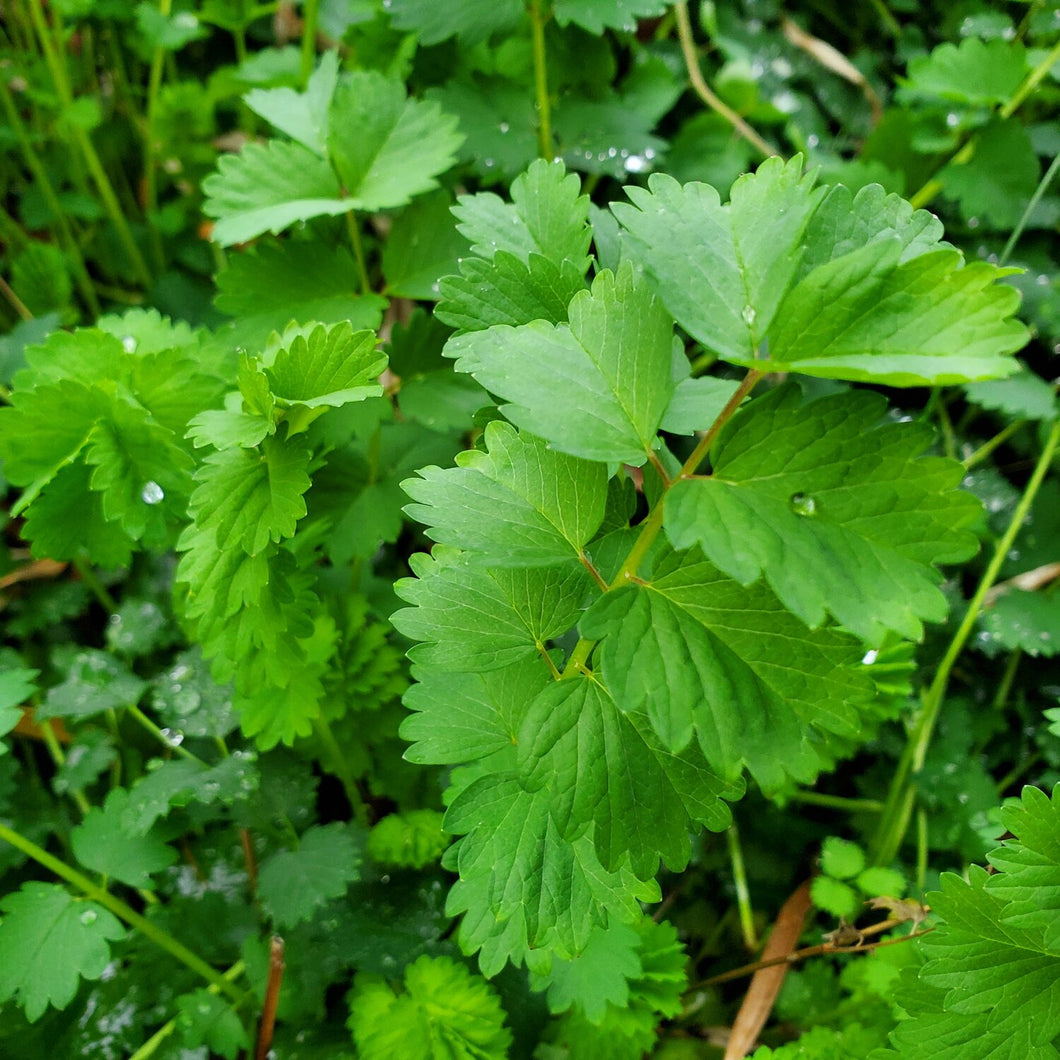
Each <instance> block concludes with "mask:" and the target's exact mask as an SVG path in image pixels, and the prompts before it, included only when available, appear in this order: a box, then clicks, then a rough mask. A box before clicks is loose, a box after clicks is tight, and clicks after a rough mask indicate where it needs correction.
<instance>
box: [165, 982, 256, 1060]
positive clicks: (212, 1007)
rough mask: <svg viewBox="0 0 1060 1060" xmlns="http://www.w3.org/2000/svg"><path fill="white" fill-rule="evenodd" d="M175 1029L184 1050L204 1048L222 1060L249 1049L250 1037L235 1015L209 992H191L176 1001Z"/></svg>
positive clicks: (232, 1057)
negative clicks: (178, 1033) (221, 1057)
mask: <svg viewBox="0 0 1060 1060" xmlns="http://www.w3.org/2000/svg"><path fill="white" fill-rule="evenodd" d="M177 1030H178V1031H179V1032H180V1036H181V1040H182V1041H183V1043H184V1045H185V1046H187V1048H189V1049H198V1048H200V1047H202V1046H206V1048H207V1049H208V1050H209V1051H210V1052H211V1053H216V1054H217V1055H218V1056H223V1057H224V1058H225V1060H235V1058H236V1056H237V1055H238V1054H239V1051H240V1050H241V1049H247V1048H249V1047H250V1036H249V1035H248V1034H247V1031H246V1028H245V1027H244V1026H243V1023H242V1021H241V1020H240V1018H239V1015H238V1013H237V1012H236V1011H235V1009H233V1008H232V1006H231V1005H230V1004H229V1003H228V1002H227V1001H225V999H224V998H222V997H218V996H217V994H211V993H210V991H209V990H204V989H200V990H193V991H192V992H191V993H190V994H181V996H180V997H178V998H177Z"/></svg>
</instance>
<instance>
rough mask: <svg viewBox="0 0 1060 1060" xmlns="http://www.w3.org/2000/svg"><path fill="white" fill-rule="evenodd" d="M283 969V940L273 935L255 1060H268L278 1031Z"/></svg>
mask: <svg viewBox="0 0 1060 1060" xmlns="http://www.w3.org/2000/svg"><path fill="white" fill-rule="evenodd" d="M283 969H284V963H283V939H282V938H280V936H279V935H273V936H272V941H271V942H270V943H269V981H268V983H267V984H266V986H265V1003H264V1004H263V1005H262V1007H261V1026H260V1027H259V1028H258V1044H257V1045H256V1046H255V1048H254V1060H266V1058H267V1057H268V1055H269V1050H270V1049H271V1048H272V1035H273V1032H274V1031H275V1029H276V1006H277V1005H278V1004H279V1002H280V983H281V982H282V981H283Z"/></svg>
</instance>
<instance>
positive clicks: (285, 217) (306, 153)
mask: <svg viewBox="0 0 1060 1060" xmlns="http://www.w3.org/2000/svg"><path fill="white" fill-rule="evenodd" d="M202 188H203V192H204V193H205V195H206V201H205V202H204V203H203V213H205V214H206V215H207V216H208V217H216V218H217V222H216V223H215V224H214V227H213V233H212V238H213V239H214V240H215V241H216V242H218V243H220V244H221V246H223V247H227V246H231V245H232V244H233V243H245V242H246V241H247V240H248V239H253V238H254V237H255V236H260V235H262V234H264V233H265V232H282V231H283V230H284V229H285V228H287V227H288V226H289V225H292V224H294V223H295V221H308V220H310V219H311V218H313V217H320V216H334V215H336V214H342V213H346V211H347V210H349V209H352V208H353V207H354V206H356V205H357V204H356V203H355V202H353V201H351V200H349V199H345V198H340V195H341V194H342V189H341V187H340V185H339V179H338V177H337V176H336V175H335V173H334V171H333V170H332V168H331V166H330V165H329V164H328V163H327V161H326V160H324V159H322V158H320V157H319V156H318V155H315V154H314V153H313V152H312V151H310V150H309V148H307V147H303V146H302V145H301V144H293V143H285V142H283V141H281V140H268V141H266V142H265V143H264V144H257V143H249V144H247V145H246V146H245V147H244V148H243V150H242V151H240V153H239V154H238V155H222V156H221V158H220V159H218V162H217V172H216V173H211V174H210V176H208V177H207V178H206V179H205V180H204V181H203V183H202Z"/></svg>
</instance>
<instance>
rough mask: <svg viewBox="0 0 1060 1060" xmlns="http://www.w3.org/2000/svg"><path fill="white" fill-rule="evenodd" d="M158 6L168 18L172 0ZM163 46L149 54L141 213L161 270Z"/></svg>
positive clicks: (164, 56) (156, 265)
mask: <svg viewBox="0 0 1060 1060" xmlns="http://www.w3.org/2000/svg"><path fill="white" fill-rule="evenodd" d="M158 9H159V12H160V13H161V14H162V16H163V18H169V15H170V12H171V11H172V9H173V0H158ZM165 58H166V52H165V49H164V48H163V47H162V46H161V45H159V46H158V47H157V48H155V50H154V54H153V55H152V56H151V72H150V73H149V74H148V78H147V107H146V110H145V113H144V160H143V175H144V201H143V208H144V214H145V215H146V217H147V225H148V230H149V231H150V233H151V253H152V255H153V256H154V259H155V267H156V268H157V269H159V270H161V268H162V266H163V265H164V263H165V262H164V258H163V254H162V236H161V234H160V233H159V231H158V226H157V225H156V224H155V221H154V218H155V214H156V213H157V212H158V175H157V172H156V170H157V159H156V158H155V147H156V145H155V139H156V133H155V126H156V117H157V111H158V93H159V90H160V89H161V87H162V69H163V64H164V63H165Z"/></svg>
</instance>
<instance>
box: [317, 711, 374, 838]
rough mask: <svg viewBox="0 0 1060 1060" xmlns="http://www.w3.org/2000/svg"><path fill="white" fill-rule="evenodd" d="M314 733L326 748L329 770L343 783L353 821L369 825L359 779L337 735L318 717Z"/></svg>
mask: <svg viewBox="0 0 1060 1060" xmlns="http://www.w3.org/2000/svg"><path fill="white" fill-rule="evenodd" d="M313 732H314V733H315V734H316V738H317V739H318V740H319V741H320V743H321V745H322V746H323V748H324V752H325V756H326V757H325V761H326V762H327V766H328V769H329V770H330V771H331V772H332V773H334V774H335V776H337V777H338V778H339V780H340V781H342V787H343V789H344V790H345V792H346V798H347V799H349V801H350V809H351V811H352V812H353V819H354V820H355V821H356V822H357V823H358V824H362V825H367V824H368V807H367V806H365V804H364V800H363V799H362V798H361V793H360V791H358V790H357V778H356V777H355V776H354V775H353V773H351V772H350V767H349V763H348V762H347V761H346V756H345V755H344V754H343V753H342V748H341V747H340V746H339V741H338V740H336V739H335V733H334V732H332V729H331V726H330V725H329V724H328V723H327V721H326V720H325V719H324V718H322V717H319V716H318V717H317V718H315V719H314V720H313Z"/></svg>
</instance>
